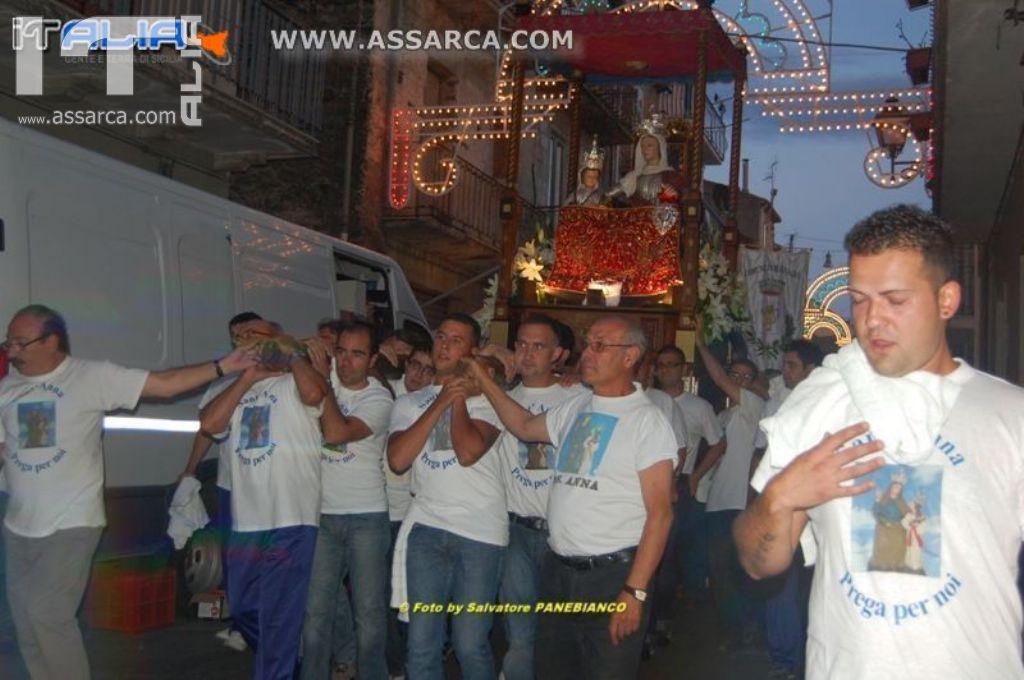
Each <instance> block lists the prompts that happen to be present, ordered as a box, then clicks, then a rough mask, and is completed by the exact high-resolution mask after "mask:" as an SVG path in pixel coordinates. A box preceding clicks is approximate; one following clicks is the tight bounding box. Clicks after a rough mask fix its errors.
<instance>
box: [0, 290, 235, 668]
mask: <svg viewBox="0 0 1024 680" xmlns="http://www.w3.org/2000/svg"><path fill="white" fill-rule="evenodd" d="M3 349H4V351H5V352H6V353H7V355H8V356H9V358H10V362H11V366H12V369H13V370H11V372H10V373H9V374H8V375H7V377H5V378H4V379H3V380H2V381H0V449H3V458H4V463H5V464H4V467H3V474H4V476H5V478H6V481H7V484H8V488H9V491H10V494H11V497H10V505H9V507H8V509H7V515H6V518H5V521H4V542H5V547H6V552H7V592H8V594H9V597H10V604H11V611H12V614H13V617H14V622H15V627H16V629H17V633H18V645H19V648H20V649H21V654H22V658H23V659H24V661H25V665H26V666H27V667H28V670H29V673H30V674H31V675H32V677H34V678H62V679H63V678H72V679H74V678H88V677H89V660H88V658H87V657H86V653H85V647H84V645H83V644H82V637H81V633H80V631H79V630H78V622H77V619H76V618H75V612H76V611H77V610H78V606H79V604H80V602H81V599H82V595H83V594H84V592H85V588H86V585H87V582H88V577H89V570H90V568H91V566H92V555H93V553H94V552H95V550H96V546H97V545H98V544H99V539H100V534H101V533H102V530H103V526H104V525H105V524H106V517H105V515H104V509H103V447H102V442H101V437H102V432H103V416H104V414H105V413H106V412H107V411H111V410H115V409H132V408H135V406H136V404H137V403H138V401H139V399H140V398H144V397H152V398H159V399H170V398H173V397H176V396H177V395H179V394H182V393H183V392H187V391H189V390H193V389H196V388H197V387H199V386H201V385H203V384H205V383H208V382H210V381H212V380H214V379H215V378H217V377H218V376H222V375H224V374H226V373H234V372H237V371H241V370H245V369H247V368H248V367H250V366H252V365H254V363H255V358H254V357H253V356H252V355H251V354H249V353H246V352H244V351H241V350H236V351H234V352H232V353H230V354H228V355H227V356H226V357H224V358H222V359H219V360H215V361H211V362H206V363H203V364H197V365H194V366H185V367H181V368H171V369H167V370H163V371H146V370H141V369H132V368H124V367H122V366H118V365H115V364H112V363H110V362H106V361H92V360H85V359H78V358H76V357H72V356H71V350H70V341H69V339H68V331H67V325H66V323H65V322H64V319H63V317H62V316H61V315H60V314H59V313H57V312H56V311H54V310H53V309H50V308H49V307H45V306H43V305H29V306H28V307H24V308H22V309H21V310H19V311H18V312H16V313H15V315H14V317H13V318H12V319H11V321H10V324H9V325H8V327H7V339H6V341H5V342H4V343H3ZM39 418H45V419H46V421H47V422H48V423H49V427H48V428H47V429H46V431H45V436H41V435H40V436H41V438H40V436H37V437H34V438H33V439H32V440H31V441H29V436H28V434H29V432H28V424H29V421H30V420H31V419H36V420H38V419H39ZM37 434H38V433H37Z"/></svg>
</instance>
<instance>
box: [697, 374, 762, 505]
mask: <svg viewBox="0 0 1024 680" xmlns="http://www.w3.org/2000/svg"><path fill="white" fill-rule="evenodd" d="M762 411H764V399H762V398H761V397H759V396H757V395H756V394H754V393H753V392H751V391H749V390H740V403H739V404H737V405H735V406H733V407H732V408H730V409H728V410H727V411H723V412H722V414H721V418H722V421H723V425H724V426H725V442H726V444H725V453H724V454H722V458H721V460H720V462H719V463H718V469H717V470H716V471H715V476H714V477H713V478H712V480H711V486H710V488H709V489H708V500H707V507H706V510H707V512H717V511H719V510H743V509H744V508H745V507H747V485H748V483H749V481H750V461H751V459H752V458H753V456H754V436H755V435H756V434H757V423H758V422H759V421H760V420H761V412H762Z"/></svg>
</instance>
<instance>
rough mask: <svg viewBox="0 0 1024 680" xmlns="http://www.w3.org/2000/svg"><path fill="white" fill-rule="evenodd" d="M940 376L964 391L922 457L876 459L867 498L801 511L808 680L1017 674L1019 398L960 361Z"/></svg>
mask: <svg viewBox="0 0 1024 680" xmlns="http://www.w3.org/2000/svg"><path fill="white" fill-rule="evenodd" d="M943 380H944V381H947V380H948V381H954V383H958V384H962V388H961V391H960V393H959V396H958V397H957V400H956V401H955V403H954V404H953V407H952V409H951V410H950V412H949V414H948V416H947V418H946V420H945V422H944V423H943V424H942V425H941V427H940V429H939V434H938V435H937V437H936V440H935V447H934V449H933V451H932V452H931V453H930V454H928V456H927V457H926V458H925V459H923V460H921V461H920V462H918V463H916V464H914V465H899V464H896V463H895V462H894V460H893V459H891V458H889V456H888V455H886V462H887V465H885V466H884V467H882V468H881V469H880V470H878V471H876V472H875V473H873V474H872V475H871V478H872V479H873V480H874V481H875V483H876V489H875V490H872V491H869V492H868V493H865V494H861V495H860V496H857V497H855V498H852V499H851V498H841V499H837V500H833V501H830V502H828V503H825V504H823V505H820V506H818V507H816V508H813V509H812V510H810V511H809V512H808V516H809V518H810V522H809V526H810V527H811V528H812V529H813V536H814V539H815V541H816V547H817V567H816V568H815V572H814V582H813V586H812V589H811V600H810V626H809V629H808V644H807V677H808V678H810V679H811V680H824V679H825V678H827V679H828V680H854V679H856V680H860V679H861V678H900V679H902V678H912V677H913V678H950V679H953V678H956V679H957V680H961V679H962V680H1010V679H1014V680H1020V679H1021V678H1024V667H1022V665H1021V626H1022V615H1021V600H1020V595H1019V593H1018V592H1017V586H1016V578H1017V554H1018V550H1019V548H1020V545H1021V537H1022V534H1024V455H1022V452H1024V390H1021V389H1020V388H1019V387H1016V386H1013V385H1010V384H1008V383H1005V382H1003V381H1001V380H999V379H997V378H994V377H992V376H990V375H987V374H985V373H982V372H980V371H976V370H974V369H973V368H971V367H970V366H967V365H966V364H961V366H960V367H959V368H958V369H957V370H956V371H954V372H953V373H951V374H949V375H947V376H945V377H944V378H943ZM800 387H801V386H798V387H797V390H798V391H799V390H800ZM786 408H787V405H786V404H784V405H783V407H782V411H785V410H786ZM860 420H862V417H861V415H860V413H859V412H858V411H857V410H856V408H855V407H853V406H852V405H850V406H848V407H847V408H843V409H836V410H833V411H831V412H829V413H828V414H827V415H825V417H823V418H819V419H815V420H813V421H811V420H808V421H806V427H807V428H809V430H810V432H809V433H807V434H809V435H810V436H812V437H813V438H814V439H819V438H820V437H821V436H823V435H824V433H825V432H835V431H837V430H839V429H840V428H842V427H845V426H847V425H851V424H853V423H856V422H859V421H860ZM867 436H868V435H866V436H865V437H864V438H866V437H867ZM772 446H773V441H772V437H771V436H769V452H770V453H772V451H771V448H772ZM799 453H800V452H799V451H794V452H786V454H785V456H784V457H785V458H786V459H790V460H791V459H792V457H794V456H796V455H797V454H799ZM776 460H778V459H775V460H773V459H772V458H771V457H770V456H769V455H766V456H765V457H764V459H763V460H762V463H761V466H760V467H759V468H758V470H757V474H756V475H755V476H754V480H753V484H754V486H755V488H757V489H759V490H760V489H763V488H764V486H765V485H766V484H767V482H768V480H769V479H771V477H772V476H774V475H775V474H777V473H778V472H779V470H780V468H776V467H772V463H773V462H775V461H776ZM894 481H895V482H900V481H902V483H903V486H902V488H900V487H899V486H898V485H897V486H894V485H893V482H894ZM876 491H880V492H881V494H882V498H881V499H880V500H879V499H878V498H877V496H876V495H875V492H876ZM826 617H827V620H826Z"/></svg>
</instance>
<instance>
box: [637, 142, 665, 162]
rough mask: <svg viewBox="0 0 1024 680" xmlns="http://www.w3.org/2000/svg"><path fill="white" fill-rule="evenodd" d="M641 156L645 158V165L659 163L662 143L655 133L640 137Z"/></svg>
mask: <svg viewBox="0 0 1024 680" xmlns="http://www.w3.org/2000/svg"><path fill="white" fill-rule="evenodd" d="M640 156H641V158H643V159H644V164H645V165H657V164H658V161H660V160H661V143H660V142H659V141H658V138H657V137H655V136H654V135H644V136H643V137H641V138H640Z"/></svg>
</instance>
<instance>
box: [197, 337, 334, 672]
mask: <svg viewBox="0 0 1024 680" xmlns="http://www.w3.org/2000/svg"><path fill="white" fill-rule="evenodd" d="M282 344H285V345H288V344H291V343H289V342H286V343H282ZM306 349H307V353H308V354H309V356H310V357H311V360H313V361H315V362H317V363H318V364H320V365H323V364H324V363H325V362H327V361H328V360H327V358H326V353H325V352H324V351H323V348H322V347H321V345H320V344H319V343H317V342H311V343H308V344H307V346H306ZM329 391H330V386H329V385H328V384H327V381H326V380H325V379H324V377H323V376H322V375H320V374H318V373H317V371H316V370H315V369H314V368H313V366H312V365H311V364H310V361H309V360H307V359H306V358H305V357H303V356H301V355H300V354H297V353H292V354H289V356H288V358H287V368H286V369H285V370H280V368H279V367H277V366H275V367H272V368H267V367H263V366H256V367H251V368H249V369H247V370H246V371H245V372H244V373H243V374H242V375H241V376H240V377H239V378H238V379H237V380H236V381H235V382H234V383H232V384H231V385H230V386H229V387H227V388H226V389H225V390H224V391H223V392H221V393H220V394H219V395H217V397H216V398H215V399H214V400H213V401H211V402H210V403H209V404H207V405H206V407H204V408H203V410H202V411H201V412H200V414H199V423H200V427H201V428H202V429H203V430H204V431H206V432H208V433H211V435H212V436H213V438H214V439H217V440H220V439H224V438H225V437H226V439H227V441H226V443H225V445H226V446H227V448H228V452H229V456H230V461H231V516H232V523H233V526H232V533H231V538H230V541H229V546H228V572H227V575H228V589H229V590H230V592H231V596H232V602H231V616H232V619H233V622H234V625H235V628H236V629H237V630H238V631H239V632H240V633H241V634H242V637H243V638H245V641H246V643H247V644H248V645H249V646H250V647H252V649H253V651H254V652H255V673H256V676H257V677H281V678H285V677H291V676H292V674H294V672H295V666H296V663H297V662H298V657H299V648H300V645H301V637H302V620H303V614H304V611H305V606H306V593H307V591H308V588H309V576H310V568H311V566H312V563H313V552H314V548H315V547H316V536H317V527H318V526H319V519H320V448H321V435H320V423H319V419H320V415H321V412H322V403H323V401H324V397H325V396H326V395H327V394H328V393H329Z"/></svg>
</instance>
